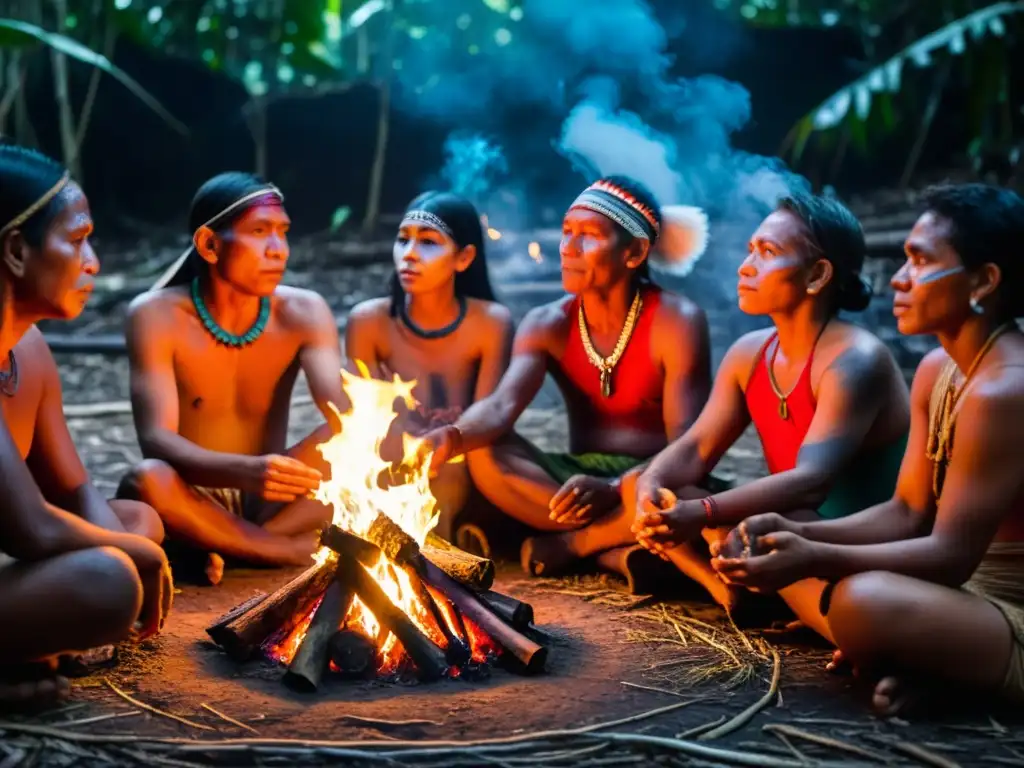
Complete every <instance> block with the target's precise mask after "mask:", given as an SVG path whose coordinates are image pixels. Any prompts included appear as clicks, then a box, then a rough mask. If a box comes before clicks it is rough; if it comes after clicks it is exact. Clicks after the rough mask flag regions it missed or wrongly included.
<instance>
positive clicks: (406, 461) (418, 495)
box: [267, 360, 493, 672]
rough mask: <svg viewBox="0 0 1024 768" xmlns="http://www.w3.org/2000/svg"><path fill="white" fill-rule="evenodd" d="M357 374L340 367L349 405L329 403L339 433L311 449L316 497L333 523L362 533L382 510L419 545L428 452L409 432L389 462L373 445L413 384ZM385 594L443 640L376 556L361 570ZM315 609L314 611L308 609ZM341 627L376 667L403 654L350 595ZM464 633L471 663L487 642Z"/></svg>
mask: <svg viewBox="0 0 1024 768" xmlns="http://www.w3.org/2000/svg"><path fill="white" fill-rule="evenodd" d="M355 363H356V366H357V367H358V369H359V372H360V374H361V375H360V376H356V375H354V374H351V373H349V372H348V371H346V370H342V371H341V377H342V384H343V386H344V389H345V393H346V395H347V396H348V398H349V402H350V403H351V407H350V408H349V410H348V411H347V412H345V413H342V412H341V411H340V410H338V409H337V408H336V407H334V406H333V404H332V409H333V410H334V412H335V414H336V415H337V416H338V419H339V421H340V423H341V428H340V431H338V432H337V433H336V434H334V435H332V436H331V438H330V439H328V440H327V441H326V442H324V443H321V444H320V445H319V446H317V448H318V450H319V451H320V454H321V455H322V456H323V457H324V460H325V461H326V462H327V463H328V464H329V465H330V479H325V480H323V481H321V483H320V487H319V488H317V490H316V494H315V498H316V499H317V500H318V501H320V502H322V503H323V504H326V505H328V506H330V507H331V508H332V509H333V516H332V522H333V523H334V525H336V526H338V527H339V528H341V529H343V530H345V531H348V532H350V533H353V534H356V535H357V536H362V537H365V536H366V535H367V533H368V532H369V529H370V525H371V524H372V523H373V521H374V520H375V519H376V518H377V516H378V514H379V513H384V514H385V515H387V516H388V517H389V518H391V520H392V521H393V522H394V523H396V524H397V525H398V526H399V527H400V528H401V529H402V530H403V531H405V532H406V533H407V534H408V535H409V536H411V537H412V538H413V539H415V540H416V541H417V542H418V543H419V544H420V545H421V546H422V545H423V544H424V543H425V542H426V539H427V534H428V533H429V532H430V531H431V530H432V529H433V528H434V526H436V525H437V521H438V517H439V512H438V510H437V500H436V499H435V497H434V494H433V493H432V492H431V490H430V476H429V470H430V461H429V460H430V454H429V453H428V452H421V446H422V444H423V441H422V440H421V439H419V438H416V437H413V436H411V435H409V434H403V435H402V453H403V455H402V459H401V461H400V462H397V463H392V462H390V461H386V460H385V459H383V458H382V457H381V454H380V450H381V446H382V445H383V444H384V440H385V438H386V437H387V436H388V433H389V431H390V430H391V427H392V425H393V424H394V421H395V419H396V418H397V417H398V411H396V410H395V403H396V402H397V401H399V400H401V401H403V402H404V403H405V405H406V407H407V408H409V409H413V408H415V407H416V406H417V405H418V403H417V402H416V399H415V398H414V397H413V394H412V393H413V389H414V388H415V387H416V381H415V380H413V381H403V380H402V379H401V378H400V377H399V376H398V375H395V376H394V377H393V378H392V380H391V381H390V382H389V381H382V380H379V379H374V378H371V377H370V373H369V370H368V369H367V367H366V366H365V365H364V364H363V363H362V362H361V361H358V360H357V361H355ZM333 556H334V553H333V552H332V551H331V550H330V549H328V548H327V547H322V548H321V549H320V551H318V552H317V553H316V554H315V555H314V557H313V559H314V560H315V561H316V562H318V563H322V562H325V561H326V560H328V559H329V558H331V557H333ZM367 570H368V571H369V572H370V574H371V575H372V576H373V577H374V579H375V580H376V581H377V583H378V584H379V585H380V587H381V589H382V590H383V591H384V593H385V594H386V595H387V597H388V598H389V599H390V600H391V602H393V603H394V604H395V605H396V606H398V607H399V608H401V610H402V611H403V612H404V613H405V614H406V615H407V616H408V617H409V618H410V619H411V620H412V621H413V623H415V624H416V625H417V626H418V627H419V629H420V630H421V631H422V632H424V634H426V635H427V636H428V637H430V638H431V639H432V640H433V641H434V642H435V643H436V644H437V645H438V646H440V647H441V648H445V647H446V641H445V638H444V635H443V634H442V632H441V630H440V628H438V627H437V626H436V624H435V622H434V619H433V618H432V615H431V614H430V611H429V608H428V607H427V606H425V605H423V604H422V603H421V602H420V599H419V596H418V595H417V593H416V591H415V589H414V588H413V584H412V581H411V578H412V577H410V575H409V573H407V572H406V571H405V570H403V569H402V568H398V567H395V565H394V564H393V563H391V562H390V561H389V560H388V559H387V558H386V557H385V556H384V555H383V554H382V555H381V556H380V559H379V560H378V561H377V563H376V564H375V565H374V567H373V568H368V569H367ZM436 597H439V598H440V599H438V600H437V602H438V603H439V605H441V606H442V615H443V616H444V618H445V619H446V622H445V623H446V624H448V628H449V629H451V631H452V632H453V634H455V635H456V636H459V634H460V632H459V630H458V627H457V622H456V620H455V617H454V613H453V609H452V607H451V606H450V605H448V604H447V600H445V599H444V598H443V597H442V596H440V595H437V596H436ZM314 610H315V609H314ZM312 613H313V612H312V611H311V612H310V615H309V616H307V617H305V619H304V620H302V621H300V622H299V623H298V624H297V626H296V628H295V629H294V630H293V631H292V632H291V633H290V634H289V635H288V637H285V638H282V639H281V640H280V641H279V642H276V643H274V644H273V645H272V647H270V648H268V649H267V650H268V653H269V655H270V656H271V657H272V658H275V659H277V660H278V661H281V662H285V663H287V662H289V661H291V659H292V657H294V655H295V653H296V652H297V651H298V648H299V646H300V645H301V642H302V639H303V637H304V636H305V634H306V632H307V631H308V629H309V624H310V621H311V619H312ZM343 626H344V627H346V628H349V629H357V630H359V631H361V632H363V633H364V634H365V635H366V636H367V637H369V638H371V639H372V640H374V642H375V644H376V645H377V650H378V659H379V663H378V671H380V672H391V671H394V670H396V669H397V668H398V667H399V666H400V665H401V664H402V663H403V661H404V660H405V659H406V658H407V657H406V654H405V652H404V650H403V649H402V646H401V644H400V643H399V641H398V639H397V638H396V637H395V636H394V635H393V634H391V633H390V632H387V631H386V630H384V631H383V632H382V627H381V625H380V623H379V621H378V620H377V618H376V617H375V616H374V615H373V613H372V612H371V611H370V610H369V609H368V608H367V607H366V606H365V605H364V604H363V603H362V602H361V601H360V600H359V599H358V597H357V598H355V599H354V600H353V603H352V606H351V608H350V609H349V612H348V614H347V615H346V616H345V619H344V621H343ZM466 634H467V635H468V637H467V638H466V639H467V640H468V641H469V642H470V645H471V648H472V649H473V651H474V653H473V657H474V660H475V661H483V660H484V659H483V655H484V654H485V652H486V651H488V650H491V649H492V648H493V645H492V644H491V643H490V640H489V638H487V637H486V635H484V633H483V632H481V631H480V630H479V629H477V628H473V629H470V628H469V627H467V629H466Z"/></svg>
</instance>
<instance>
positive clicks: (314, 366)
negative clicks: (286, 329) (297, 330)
mask: <svg viewBox="0 0 1024 768" xmlns="http://www.w3.org/2000/svg"><path fill="white" fill-rule="evenodd" d="M297 304H298V305H299V306H298V307H297V309H298V310H299V315H300V317H301V322H302V323H303V325H304V326H306V327H307V329H308V330H307V332H306V338H305V341H304V342H303V344H302V346H301V347H300V348H299V366H300V367H301V368H302V372H303V374H305V376H306V381H307V382H308V384H309V393H310V394H311V395H312V396H313V401H314V402H315V403H316V404H317V407H318V408H319V409H320V412H321V413H322V414H323V415H324V418H325V419H326V420H327V423H328V424H331V425H332V426H333V427H335V428H337V427H338V426H339V425H338V423H337V421H338V417H337V416H335V414H334V411H332V410H331V407H330V405H329V403H333V404H334V406H335V407H336V408H338V409H339V410H340V411H342V412H343V413H344V412H345V411H346V410H347V409H348V405H349V403H348V398H347V397H346V396H345V392H344V390H343V389H342V386H341V344H340V341H339V339H338V326H337V324H336V323H335V321H334V313H333V312H331V308H330V307H329V306H327V302H326V301H324V299H323V298H322V297H321V296H319V295H317V294H310V295H309V296H308V298H307V297H304V298H303V299H302V300H301V301H298V302H297Z"/></svg>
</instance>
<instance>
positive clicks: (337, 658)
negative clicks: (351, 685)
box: [330, 629, 377, 677]
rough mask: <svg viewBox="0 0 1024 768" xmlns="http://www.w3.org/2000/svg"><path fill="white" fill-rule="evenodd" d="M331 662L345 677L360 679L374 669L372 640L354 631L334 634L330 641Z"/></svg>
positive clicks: (374, 658) (375, 657)
mask: <svg viewBox="0 0 1024 768" xmlns="http://www.w3.org/2000/svg"><path fill="white" fill-rule="evenodd" d="M330 652H331V661H333V662H334V665H335V666H336V667H337V668H338V669H339V670H341V673H342V674H343V675H345V676H346V677H362V676H364V675H366V674H368V673H369V672H372V671H373V669H374V663H375V662H376V660H377V649H376V647H375V646H374V643H373V640H371V639H370V638H368V637H367V636H366V635H364V634H363V633H362V632H359V631H357V630H355V629H343V630H341V631H339V632H335V633H334V635H332V636H331V641H330Z"/></svg>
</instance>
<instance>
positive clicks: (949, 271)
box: [910, 266, 964, 285]
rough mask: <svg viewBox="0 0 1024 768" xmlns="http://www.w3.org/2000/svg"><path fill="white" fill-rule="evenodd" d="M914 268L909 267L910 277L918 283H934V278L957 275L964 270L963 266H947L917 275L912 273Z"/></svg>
mask: <svg viewBox="0 0 1024 768" xmlns="http://www.w3.org/2000/svg"><path fill="white" fill-rule="evenodd" d="M914 271H915V268H914V267H911V268H910V273H911V274H910V279H911V280H913V281H914V282H915V283H917V284H918V285H924V284H926V283H934V282H935V281H936V280H942V279H944V278H947V277H950V276H952V275H959V274H960V273H961V272H963V271H964V268H963V266H956V267H948V268H946V269H940V270H939V271H938V272H929V273H928V274H925V275H921V276H920V277H918V276H917V275H915V274H914Z"/></svg>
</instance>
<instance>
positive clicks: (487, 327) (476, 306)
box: [467, 299, 512, 334]
mask: <svg viewBox="0 0 1024 768" xmlns="http://www.w3.org/2000/svg"><path fill="white" fill-rule="evenodd" d="M467 314H468V316H469V319H470V320H471V321H472V322H473V324H474V325H476V326H478V327H479V328H480V329H481V330H482V331H484V332H489V333H502V334H503V333H505V332H506V331H507V330H508V329H509V328H511V327H512V312H511V311H510V310H509V308H508V307H506V306H505V305H504V304H499V303H498V302H496V301H485V300H483V299H470V300H469V308H468V313H467Z"/></svg>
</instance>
